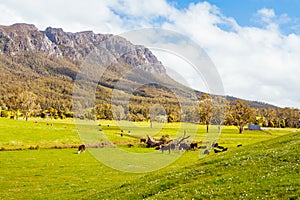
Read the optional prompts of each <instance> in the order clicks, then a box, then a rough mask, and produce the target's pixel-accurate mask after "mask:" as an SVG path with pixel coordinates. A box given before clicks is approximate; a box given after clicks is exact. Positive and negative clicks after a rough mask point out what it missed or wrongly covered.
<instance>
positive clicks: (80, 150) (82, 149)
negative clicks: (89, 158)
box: [78, 144, 85, 154]
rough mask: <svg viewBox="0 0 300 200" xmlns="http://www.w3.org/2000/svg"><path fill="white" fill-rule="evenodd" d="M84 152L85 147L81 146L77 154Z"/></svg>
mask: <svg viewBox="0 0 300 200" xmlns="http://www.w3.org/2000/svg"><path fill="white" fill-rule="evenodd" d="M84 151H85V145H84V144H82V145H80V146H79V147H78V154H80V153H81V152H84Z"/></svg>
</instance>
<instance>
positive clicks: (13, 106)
mask: <svg viewBox="0 0 300 200" xmlns="http://www.w3.org/2000/svg"><path fill="white" fill-rule="evenodd" d="M20 93H21V91H20V90H19V89H11V90H9V91H8V94H7V96H8V101H7V106H8V109H9V110H10V111H11V112H12V113H13V114H12V115H13V116H15V117H16V119H18V110H19V106H20V99H19V98H18V97H19V94H20Z"/></svg>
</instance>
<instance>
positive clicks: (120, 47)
mask: <svg viewBox="0 0 300 200" xmlns="http://www.w3.org/2000/svg"><path fill="white" fill-rule="evenodd" d="M99 46H100V47H101V48H104V49H105V50H107V51H108V52H109V53H110V54H111V55H112V56H113V58H114V60H112V61H109V62H108V61H102V63H103V62H105V63H108V64H107V66H105V67H106V68H105V69H104V70H103V74H102V75H101V77H100V78H99V80H93V81H96V82H97V90H96V102H98V103H99V102H100V103H103V102H104V103H110V101H111V100H110V97H111V94H112V92H113V91H114V90H115V91H116V94H117V96H120V98H119V100H120V101H122V98H121V96H122V95H123V94H124V93H130V94H131V97H130V98H131V99H132V100H133V101H135V102H141V101H144V100H145V101H147V102H151V103H155V102H162V101H163V102H165V103H168V104H176V102H177V100H176V95H175V94H177V93H180V95H181V96H183V97H184V98H186V99H189V98H191V97H190V96H189V91H193V93H195V94H196V96H197V97H200V96H201V95H202V94H203V92H201V91H195V90H192V89H191V88H188V87H186V86H184V85H182V84H180V83H178V82H176V81H175V80H173V79H172V78H170V77H169V76H168V74H167V72H166V69H165V67H164V66H163V64H162V63H161V62H160V61H159V60H158V59H157V57H156V56H155V55H154V54H153V53H152V52H151V50H150V49H148V48H147V47H145V46H142V45H136V44H132V43H131V42H130V41H127V40H126V39H125V38H122V37H120V36H116V35H112V34H95V33H93V32H92V31H83V32H77V33H70V32H65V31H63V29H61V28H51V27H48V28H46V30H45V31H40V30H38V28H36V27H35V26H34V25H32V24H24V23H18V24H14V25H11V26H0V84H1V88H0V94H1V99H0V106H1V105H2V107H5V105H6V104H7V101H9V98H10V97H11V96H10V95H9V94H18V93H20V92H22V91H26V90H29V91H32V92H33V93H35V94H36V95H37V96H38V101H39V102H38V103H39V104H40V106H41V108H42V109H47V108H49V107H56V108H59V109H66V108H67V109H71V107H72V94H73V85H74V82H75V81H78V77H79V76H78V72H79V71H80V69H81V68H82V66H84V65H85V64H86V62H87V61H86V59H87V58H88V57H89V55H91V53H92V52H93V51H95V49H97V48H98V49H99ZM102 59H104V58H102ZM124 75H126V76H125V77H124ZM120 80H122V81H121V83H122V84H120ZM85 81H88V80H85ZM145 83H147V84H145ZM133 88H134V91H133V90H132V89H133ZM115 91H114V92H115ZM174 91H175V94H174ZM227 99H228V100H230V101H233V100H235V99H238V98H235V97H228V98H227ZM247 102H248V103H249V104H250V105H251V106H252V107H256V108H266V107H275V106H273V105H270V104H266V103H261V102H255V101H247ZM123 103H124V102H123ZM87 106H89V105H87Z"/></svg>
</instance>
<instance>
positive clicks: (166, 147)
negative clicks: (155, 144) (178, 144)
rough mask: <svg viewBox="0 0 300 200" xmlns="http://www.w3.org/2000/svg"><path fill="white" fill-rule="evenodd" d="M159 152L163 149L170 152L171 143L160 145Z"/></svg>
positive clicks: (162, 151)
mask: <svg viewBox="0 0 300 200" xmlns="http://www.w3.org/2000/svg"><path fill="white" fill-rule="evenodd" d="M160 149H161V153H164V151H169V154H170V153H171V145H167V146H163V145H160Z"/></svg>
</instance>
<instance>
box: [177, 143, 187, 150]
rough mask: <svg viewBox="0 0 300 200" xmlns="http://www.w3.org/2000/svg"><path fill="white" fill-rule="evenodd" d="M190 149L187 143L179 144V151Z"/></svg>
mask: <svg viewBox="0 0 300 200" xmlns="http://www.w3.org/2000/svg"><path fill="white" fill-rule="evenodd" d="M188 149H189V145H187V144H186V143H180V144H179V150H188Z"/></svg>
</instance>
